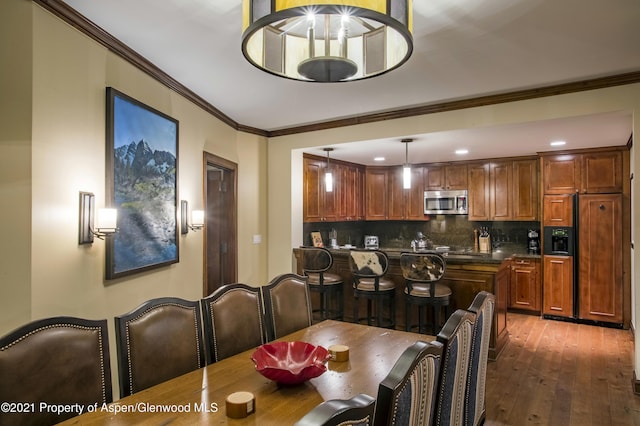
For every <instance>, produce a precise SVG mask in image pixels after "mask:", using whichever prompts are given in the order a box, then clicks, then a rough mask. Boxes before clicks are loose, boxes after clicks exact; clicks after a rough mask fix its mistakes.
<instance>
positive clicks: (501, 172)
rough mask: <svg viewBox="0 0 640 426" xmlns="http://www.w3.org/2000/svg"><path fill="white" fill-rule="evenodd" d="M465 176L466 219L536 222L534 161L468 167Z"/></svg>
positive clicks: (536, 177) (536, 202)
mask: <svg viewBox="0 0 640 426" xmlns="http://www.w3.org/2000/svg"><path fill="white" fill-rule="evenodd" d="M468 176H469V179H468V180H469V220H472V221H486V220H521V221H532V220H537V217H538V213H537V212H538V207H537V204H538V197H537V192H538V189H537V188H538V184H537V179H538V173H537V165H536V160H535V159H523V160H513V161H512V160H505V161H491V162H486V163H474V164H469V166H468Z"/></svg>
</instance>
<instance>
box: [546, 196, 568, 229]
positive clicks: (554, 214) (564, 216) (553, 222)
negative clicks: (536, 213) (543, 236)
mask: <svg viewBox="0 0 640 426" xmlns="http://www.w3.org/2000/svg"><path fill="white" fill-rule="evenodd" d="M543 208H544V211H543V213H542V216H543V218H544V219H543V221H542V223H543V226H573V196H572V195H570V194H565V195H545V196H544V206H543Z"/></svg>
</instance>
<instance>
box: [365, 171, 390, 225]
mask: <svg viewBox="0 0 640 426" xmlns="http://www.w3.org/2000/svg"><path fill="white" fill-rule="evenodd" d="M365 188H366V190H365V192H366V195H365V199H366V203H365V209H366V214H365V216H366V219H367V220H385V219H386V218H387V191H388V189H387V170H386V169H383V168H367V169H366V171H365Z"/></svg>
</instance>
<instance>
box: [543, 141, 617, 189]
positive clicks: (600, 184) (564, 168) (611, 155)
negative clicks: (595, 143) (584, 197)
mask: <svg viewBox="0 0 640 426" xmlns="http://www.w3.org/2000/svg"><path fill="white" fill-rule="evenodd" d="M623 157H624V156H623V153H622V151H619V150H608V151H593V152H586V153H579V154H559V155H544V156H542V157H541V161H542V170H543V179H542V181H543V191H544V193H545V194H573V193H575V192H579V193H583V194H602V193H618V192H622V162H623Z"/></svg>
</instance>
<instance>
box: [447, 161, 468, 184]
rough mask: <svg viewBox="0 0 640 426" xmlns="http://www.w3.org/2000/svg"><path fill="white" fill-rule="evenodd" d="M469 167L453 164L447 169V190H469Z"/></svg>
mask: <svg viewBox="0 0 640 426" xmlns="http://www.w3.org/2000/svg"><path fill="white" fill-rule="evenodd" d="M467 182H468V180H467V165H466V164H452V165H448V166H447V167H446V168H445V187H446V188H447V189H452V190H453V189H467V186H468V183H467Z"/></svg>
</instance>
